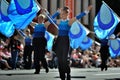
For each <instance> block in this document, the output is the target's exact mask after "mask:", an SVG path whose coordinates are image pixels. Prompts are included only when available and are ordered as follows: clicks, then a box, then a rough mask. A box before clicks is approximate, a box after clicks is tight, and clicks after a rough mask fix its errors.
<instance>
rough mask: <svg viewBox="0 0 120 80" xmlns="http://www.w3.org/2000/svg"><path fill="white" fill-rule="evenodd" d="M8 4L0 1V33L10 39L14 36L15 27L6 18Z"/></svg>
mask: <svg viewBox="0 0 120 80" xmlns="http://www.w3.org/2000/svg"><path fill="white" fill-rule="evenodd" d="M8 5H9V4H8V3H7V1H5V0H1V3H0V33H1V34H3V35H4V36H6V37H11V36H12V35H13V34H14V31H15V27H14V24H13V23H12V21H11V20H10V19H9V17H8V13H7V10H8Z"/></svg>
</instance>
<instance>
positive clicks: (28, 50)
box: [23, 45, 33, 69]
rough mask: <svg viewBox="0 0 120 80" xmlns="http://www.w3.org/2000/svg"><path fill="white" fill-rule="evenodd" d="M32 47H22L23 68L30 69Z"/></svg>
mask: <svg viewBox="0 0 120 80" xmlns="http://www.w3.org/2000/svg"><path fill="white" fill-rule="evenodd" d="M32 50H33V48H32V46H31V45H25V47H24V54H23V61H24V64H25V65H24V68H25V69H30V68H31V66H32Z"/></svg>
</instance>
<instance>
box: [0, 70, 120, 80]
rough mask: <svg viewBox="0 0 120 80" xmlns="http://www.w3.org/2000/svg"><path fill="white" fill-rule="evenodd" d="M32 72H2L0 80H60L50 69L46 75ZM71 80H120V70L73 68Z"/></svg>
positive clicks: (56, 73)
mask: <svg viewBox="0 0 120 80" xmlns="http://www.w3.org/2000/svg"><path fill="white" fill-rule="evenodd" d="M33 73H34V69H32V70H19V69H17V70H0V80H60V78H59V74H58V70H57V69H50V71H49V73H45V70H44V69H42V70H41V73H40V74H33ZM71 80H120V68H109V69H108V70H107V71H100V68H71Z"/></svg>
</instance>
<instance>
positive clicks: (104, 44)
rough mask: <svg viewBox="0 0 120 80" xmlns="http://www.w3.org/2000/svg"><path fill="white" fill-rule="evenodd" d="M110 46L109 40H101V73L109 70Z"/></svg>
mask: <svg viewBox="0 0 120 80" xmlns="http://www.w3.org/2000/svg"><path fill="white" fill-rule="evenodd" d="M109 56H110V54H109V46H108V39H104V40H101V48H100V57H101V66H100V67H101V71H103V70H104V69H105V70H107V60H108V58H109Z"/></svg>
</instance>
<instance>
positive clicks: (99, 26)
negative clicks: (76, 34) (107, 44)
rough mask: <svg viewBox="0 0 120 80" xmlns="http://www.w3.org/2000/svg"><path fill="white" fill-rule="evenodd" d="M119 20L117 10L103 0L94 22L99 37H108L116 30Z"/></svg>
mask: <svg viewBox="0 0 120 80" xmlns="http://www.w3.org/2000/svg"><path fill="white" fill-rule="evenodd" d="M119 21H120V20H119V18H118V16H117V15H116V14H115V12H114V11H113V10H112V9H111V8H110V7H109V6H108V5H107V4H106V3H105V2H103V4H102V5H101V8H100V11H99V12H98V14H97V16H96V17H95V19H94V23H93V25H94V31H95V33H96V35H97V37H98V38H99V39H105V38H108V37H109V36H110V35H111V34H112V33H113V32H114V30H115V28H116V26H117V24H118V23H119Z"/></svg>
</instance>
